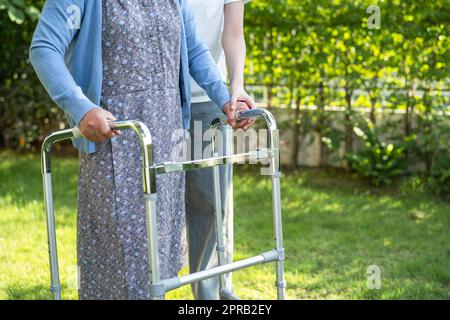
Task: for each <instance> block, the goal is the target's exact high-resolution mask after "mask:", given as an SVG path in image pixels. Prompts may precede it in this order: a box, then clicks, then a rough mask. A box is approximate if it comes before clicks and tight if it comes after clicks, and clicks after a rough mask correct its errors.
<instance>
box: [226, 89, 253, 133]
mask: <svg viewBox="0 0 450 320" xmlns="http://www.w3.org/2000/svg"><path fill="white" fill-rule="evenodd" d="M231 106H232V107H234V108H235V110H239V111H246V110H249V109H256V108H257V106H256V103H255V100H253V98H252V97H251V96H250V95H249V94H248V93H247V91H245V89H244V87H243V86H241V85H238V86H233V87H232V88H231ZM245 106H247V108H245ZM241 108H244V109H243V110H241ZM255 121H256V119H247V120H244V121H242V123H241V122H238V123H237V125H238V126H239V128H242V129H244V130H247V129H248V128H249V127H250V126H251V125H252V124H254V123H255Z"/></svg>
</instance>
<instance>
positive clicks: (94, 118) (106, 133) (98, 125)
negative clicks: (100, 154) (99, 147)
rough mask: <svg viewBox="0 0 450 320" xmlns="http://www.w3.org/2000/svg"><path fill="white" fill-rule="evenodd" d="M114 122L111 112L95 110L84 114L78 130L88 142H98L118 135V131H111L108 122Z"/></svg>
mask: <svg viewBox="0 0 450 320" xmlns="http://www.w3.org/2000/svg"><path fill="white" fill-rule="evenodd" d="M115 120H116V118H115V117H114V116H113V115H112V113H111V112H108V111H106V110H103V109H101V108H95V109H92V110H91V111H89V112H88V113H86V115H85V116H84V117H83V119H81V121H80V124H79V125H78V128H79V129H80V132H81V134H82V135H83V137H85V138H86V139H88V140H90V141H95V142H99V141H103V140H106V139H110V138H112V137H115V136H118V135H120V131H119V130H113V129H111V126H110V122H112V121H115Z"/></svg>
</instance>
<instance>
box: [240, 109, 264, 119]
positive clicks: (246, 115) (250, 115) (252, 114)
mask: <svg viewBox="0 0 450 320" xmlns="http://www.w3.org/2000/svg"><path fill="white" fill-rule="evenodd" d="M262 115H263V110H262V109H250V110H247V111H241V112H239V111H237V112H236V120H237V121H242V120H246V119H255V118H258V117H261V116H262Z"/></svg>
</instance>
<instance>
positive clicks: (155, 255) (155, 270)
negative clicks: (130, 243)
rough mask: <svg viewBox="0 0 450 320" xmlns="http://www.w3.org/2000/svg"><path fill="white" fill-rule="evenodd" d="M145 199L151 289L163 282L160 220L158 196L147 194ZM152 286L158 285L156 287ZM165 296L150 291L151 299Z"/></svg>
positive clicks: (161, 293) (163, 293) (160, 298)
mask: <svg viewBox="0 0 450 320" xmlns="http://www.w3.org/2000/svg"><path fill="white" fill-rule="evenodd" d="M144 199H145V213H146V219H145V220H146V227H147V240H148V259H149V280H150V285H151V288H157V284H158V283H159V282H160V280H161V277H160V269H159V252H158V227H157V226H158V219H157V213H156V212H157V211H156V199H157V194H156V193H150V194H145V195H144ZM152 285H156V287H155V286H152ZM164 296H165V292H155V291H152V290H150V298H151V299H153V300H162V299H164Z"/></svg>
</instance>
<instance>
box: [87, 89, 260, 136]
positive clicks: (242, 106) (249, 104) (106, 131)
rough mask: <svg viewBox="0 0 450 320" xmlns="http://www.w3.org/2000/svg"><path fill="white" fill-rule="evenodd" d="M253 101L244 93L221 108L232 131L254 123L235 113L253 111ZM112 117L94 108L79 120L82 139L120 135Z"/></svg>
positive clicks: (254, 106) (241, 92) (245, 128)
mask: <svg viewBox="0 0 450 320" xmlns="http://www.w3.org/2000/svg"><path fill="white" fill-rule="evenodd" d="M255 108H256V105H255V102H254V100H253V99H252V98H251V97H250V96H249V95H248V94H247V93H246V92H245V91H244V90H242V91H240V92H238V93H237V94H236V93H235V94H233V95H232V98H231V101H230V102H228V103H226V104H225V106H224V107H223V112H224V113H225V114H226V115H227V117H228V123H229V124H230V125H231V126H232V127H233V128H234V129H243V130H247V129H248V128H249V127H250V126H251V125H252V124H253V123H254V122H255V120H253V119H248V120H243V121H237V120H236V118H235V117H236V112H242V111H247V110H250V109H255ZM116 120H117V119H116V118H115V117H114V115H113V114H112V113H111V112H109V111H106V110H104V109H102V108H94V109H92V110H90V111H89V112H88V113H86V114H85V116H84V117H83V118H82V119H81V121H80V123H79V126H78V128H79V130H80V132H81V134H82V135H83V137H85V138H86V139H88V140H90V141H94V142H99V141H103V140H106V139H110V138H112V137H116V136H119V135H120V130H117V129H114V128H111V125H110V123H111V122H113V121H116Z"/></svg>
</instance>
